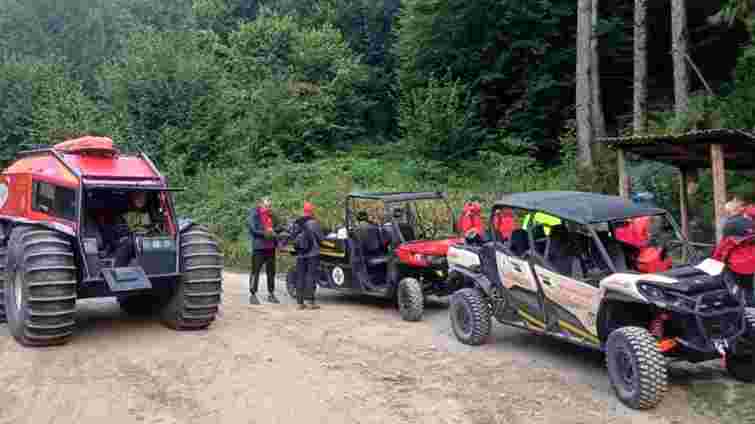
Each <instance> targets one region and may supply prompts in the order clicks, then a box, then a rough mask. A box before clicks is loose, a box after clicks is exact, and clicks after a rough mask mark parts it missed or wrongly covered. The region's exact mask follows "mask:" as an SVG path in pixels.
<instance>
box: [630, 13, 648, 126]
mask: <svg viewBox="0 0 755 424" xmlns="http://www.w3.org/2000/svg"><path fill="white" fill-rule="evenodd" d="M647 97H648V63H647V0H635V1H634V112H633V115H634V120H633V129H634V133H635V134H643V133H645V131H647Z"/></svg>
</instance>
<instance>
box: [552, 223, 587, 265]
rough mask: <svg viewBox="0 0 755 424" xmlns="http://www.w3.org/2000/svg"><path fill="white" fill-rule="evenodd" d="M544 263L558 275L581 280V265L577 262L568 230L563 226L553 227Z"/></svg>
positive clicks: (577, 257)
mask: <svg viewBox="0 0 755 424" xmlns="http://www.w3.org/2000/svg"><path fill="white" fill-rule="evenodd" d="M544 256H545V261H546V263H548V264H549V265H550V266H552V267H553V268H554V271H556V272H558V273H559V274H563V275H567V276H571V277H573V278H582V276H583V274H584V273H583V270H582V263H581V262H580V260H579V256H578V255H577V252H576V249H575V246H574V243H573V241H572V240H571V237H570V234H569V230H568V229H567V228H566V227H565V226H564V225H554V226H553V227H551V233H550V235H549V237H548V247H547V251H546V253H545V255H544Z"/></svg>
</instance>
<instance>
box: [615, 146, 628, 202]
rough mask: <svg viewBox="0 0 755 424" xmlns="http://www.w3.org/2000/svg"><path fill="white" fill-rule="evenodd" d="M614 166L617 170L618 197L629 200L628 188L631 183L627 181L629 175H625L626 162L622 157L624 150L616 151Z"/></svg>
mask: <svg viewBox="0 0 755 424" xmlns="http://www.w3.org/2000/svg"><path fill="white" fill-rule="evenodd" d="M616 165H617V167H618V168H619V196H621V197H623V198H625V199H629V188H630V187H629V186H630V184H631V181H630V180H629V174H628V173H627V162H626V158H625V157H624V150H623V149H621V148H619V149H617V150H616Z"/></svg>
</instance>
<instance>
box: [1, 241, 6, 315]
mask: <svg viewBox="0 0 755 424" xmlns="http://www.w3.org/2000/svg"><path fill="white" fill-rule="evenodd" d="M6 253H7V250H6V248H5V246H0V323H4V322H5V321H6V318H5V296H4V295H3V293H4V292H5V261H6V257H7V256H6Z"/></svg>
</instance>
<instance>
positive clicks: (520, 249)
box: [509, 228, 530, 256]
mask: <svg viewBox="0 0 755 424" xmlns="http://www.w3.org/2000/svg"><path fill="white" fill-rule="evenodd" d="M529 249H530V239H529V236H528V234H527V230H523V229H521V228H520V229H518V230H514V231H513V232H512V233H511V241H510V242H509V250H510V251H511V254H512V255H514V256H522V255H524V254H525V253H526V252H527V251H528V250H529Z"/></svg>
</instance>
